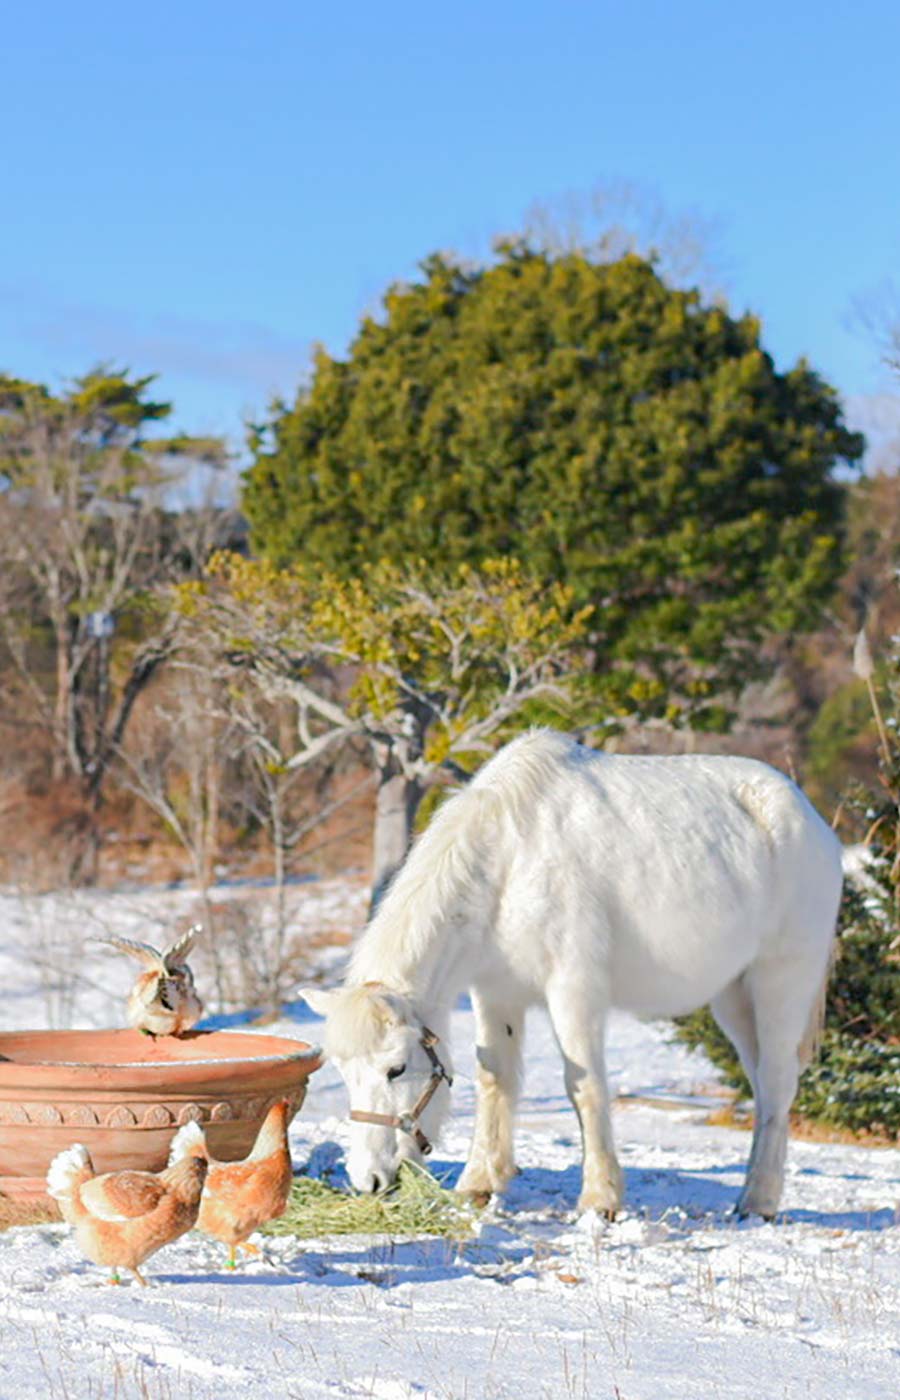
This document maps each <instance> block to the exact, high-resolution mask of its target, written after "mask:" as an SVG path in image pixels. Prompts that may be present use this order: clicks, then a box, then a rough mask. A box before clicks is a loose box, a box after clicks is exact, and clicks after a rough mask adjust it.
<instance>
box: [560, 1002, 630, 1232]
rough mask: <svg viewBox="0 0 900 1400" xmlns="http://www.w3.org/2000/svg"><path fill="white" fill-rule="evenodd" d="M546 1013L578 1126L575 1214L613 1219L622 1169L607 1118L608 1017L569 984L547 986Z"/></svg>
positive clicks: (619, 1196) (620, 1192)
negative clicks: (579, 1149)
mask: <svg viewBox="0 0 900 1400" xmlns="http://www.w3.org/2000/svg"><path fill="white" fill-rule="evenodd" d="M547 1009H548V1011H549V1012H550V1020H551V1021H552V1023H553V1030H554V1033H555V1035H556V1039H557V1042H558V1044H559V1048H560V1050H561V1051H562V1055H563V1062H564V1065H565V1082H566V1093H567V1094H568V1096H569V1098H570V1099H571V1101H572V1106H573V1108H574V1109H575V1112H576V1113H577V1115H578V1122H579V1124H580V1126H581V1144H582V1150H583V1154H584V1157H583V1161H584V1168H583V1172H582V1181H581V1195H580V1196H579V1198H578V1209H579V1210H581V1211H584V1210H596V1211H599V1212H600V1213H601V1214H602V1215H607V1216H609V1217H610V1218H612V1217H613V1216H614V1215H615V1213H616V1211H617V1210H619V1208H620V1207H621V1205H622V1169H621V1167H620V1166H619V1161H618V1158H617V1157H616V1148H615V1143H614V1141H613V1133H612V1123H611V1121H610V1115H609V1089H608V1087H607V1083H606V1061H605V1055H604V1038H605V1031H606V1024H605V1023H606V1016H605V1013H604V1012H603V1010H602V1007H601V1009H600V1010H598V1006H597V1002H596V1001H595V1000H594V998H592V997H591V996H590V994H588V995H585V989H584V988H583V987H582V986H579V985H577V984H572V983H571V982H566V983H565V984H564V985H563V984H560V983H554V984H552V985H551V986H550V987H548V989H547Z"/></svg>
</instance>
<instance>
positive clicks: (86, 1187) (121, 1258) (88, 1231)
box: [47, 1142, 206, 1285]
mask: <svg viewBox="0 0 900 1400" xmlns="http://www.w3.org/2000/svg"><path fill="white" fill-rule="evenodd" d="M205 1179H206V1162H205V1161H204V1160H203V1159H202V1158H199V1157H195V1158H186V1159H185V1160H184V1161H181V1162H179V1163H178V1164H177V1165H176V1166H174V1167H167V1168H166V1169H165V1171H161V1172H141V1171H122V1172H104V1173H103V1174H102V1175H101V1176H96V1175H95V1174H94V1167H93V1163H92V1162H91V1156H90V1153H89V1152H88V1150H87V1148H86V1147H84V1146H83V1145H82V1144H81V1143H80V1142H76V1143H73V1145H72V1146H71V1147H67V1148H66V1149H65V1151H64V1152H60V1153H59V1154H58V1155H57V1156H56V1157H54V1158H53V1161H52V1162H51V1163H50V1169H49V1171H48V1172H47V1190H48V1191H49V1193H50V1195H51V1196H52V1197H53V1198H54V1200H56V1201H58V1202H59V1208H60V1211H61V1213H62V1216H63V1219H64V1220H66V1221H68V1223H69V1224H70V1225H72V1226H74V1228H75V1238H76V1240H77V1241H78V1244H79V1246H80V1248H81V1251H82V1253H83V1254H84V1255H86V1256H87V1258H88V1259H90V1260H91V1261H92V1262H93V1263H94V1264H101V1265H105V1266H106V1267H107V1268H110V1269H112V1277H111V1279H110V1282H111V1283H118V1282H119V1273H118V1271H119V1269H120V1268H121V1269H128V1270H129V1271H130V1272H131V1273H133V1274H134V1276H135V1278H136V1279H137V1281H138V1283H141V1284H145V1285H146V1282H147V1280H146V1279H145V1278H144V1277H143V1276H142V1274H141V1272H140V1265H141V1264H143V1262H144V1260H145V1259H149V1257H150V1255H151V1254H155V1253H156V1251H157V1250H158V1249H162V1247H163V1245H164V1244H171V1242H172V1240H177V1239H178V1238H179V1236H181V1235H184V1234H186V1233H187V1231H188V1230H190V1229H191V1228H192V1227H193V1225H194V1223H195V1222H196V1219H197V1213H198V1211H199V1209H200V1198H201V1195H202V1192H203V1182H204V1180H205Z"/></svg>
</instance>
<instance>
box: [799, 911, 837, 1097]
mask: <svg viewBox="0 0 900 1400" xmlns="http://www.w3.org/2000/svg"><path fill="white" fill-rule="evenodd" d="M838 951H839V950H838V941H837V939H836V938H833V939H832V940H831V948H830V950H829V953H828V961H827V963H826V964H825V971H824V972H823V974H822V981H821V983H820V985H819V990H818V992H817V993H816V998H815V1001H814V1002H813V1004H812V1007H811V1009H810V1013H809V1020H808V1021H807V1023H806V1030H805V1031H804V1032H803V1039H802V1040H801V1041H800V1048H799V1050H798V1051H797V1057H798V1059H799V1061H800V1068H801V1070H804V1069H806V1067H807V1065H811V1064H812V1062H813V1060H815V1059H818V1055H819V1051H820V1049H821V1048H822V1035H823V1033H824V1031H825V1007H826V1004H827V1001H828V979H829V978H830V977H831V971H832V968H833V967H834V964H835V963H836V961H837V957H838Z"/></svg>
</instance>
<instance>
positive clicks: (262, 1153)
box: [169, 1099, 291, 1269]
mask: <svg viewBox="0 0 900 1400" xmlns="http://www.w3.org/2000/svg"><path fill="white" fill-rule="evenodd" d="M289 1113H290V1104H289V1103H288V1101H287V1099H280V1100H279V1101H278V1102H277V1103H274V1104H273V1105H272V1107H271V1108H270V1109H269V1112H268V1113H267V1114H266V1118H265V1121H264V1122H263V1125H262V1127H261V1128H260V1130H259V1132H258V1134H257V1137H256V1142H255V1143H254V1144H253V1150H252V1151H251V1153H250V1155H249V1156H248V1157H245V1158H244V1159H243V1160H242V1161H239V1162H219V1161H216V1159H215V1158H214V1157H211V1156H210V1154H209V1148H208V1147H207V1144H206V1138H205V1137H204V1134H203V1129H202V1128H201V1127H200V1126H199V1125H198V1124H197V1123H186V1124H185V1125H184V1127H183V1128H179V1130H178V1132H177V1133H176V1134H175V1136H174V1138H173V1139H172V1146H171V1149H170V1152H169V1165H170V1167H171V1166H172V1165H173V1164H176V1163H179V1162H182V1161H185V1160H189V1159H190V1158H199V1159H202V1160H204V1161H207V1162H208V1163H209V1171H208V1173H207V1176H206V1185H205V1187H204V1189H203V1200H202V1202H201V1204H200V1214H199V1216H198V1219H197V1228H198V1229H199V1230H202V1231H203V1232H204V1234H207V1235H212V1236H213V1237H214V1238H215V1239H217V1240H222V1242H223V1243H224V1244H227V1245H228V1268H229V1269H233V1268H234V1267H235V1249H236V1248H237V1247H238V1246H240V1247H241V1248H242V1249H245V1250H247V1251H248V1253H251V1254H258V1253H259V1250H258V1249H257V1248H256V1247H255V1246H254V1245H250V1244H247V1243H246V1240H247V1236H248V1235H252V1234H253V1231H254V1230H258V1229H259V1227H260V1225H265V1224H266V1222H267V1221H269V1220H275V1219H277V1217H278V1216H279V1215H283V1214H284V1210H285V1207H286V1205H287V1199H288V1193H289V1191H290V1189H291V1154H290V1150H289V1148H288V1136H287V1129H288V1115H289Z"/></svg>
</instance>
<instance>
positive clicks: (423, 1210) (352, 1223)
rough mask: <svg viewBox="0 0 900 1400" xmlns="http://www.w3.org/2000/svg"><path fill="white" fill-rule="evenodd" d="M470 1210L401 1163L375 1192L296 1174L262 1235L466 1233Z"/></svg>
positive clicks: (423, 1174)
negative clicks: (392, 1180)
mask: <svg viewBox="0 0 900 1400" xmlns="http://www.w3.org/2000/svg"><path fill="white" fill-rule="evenodd" d="M472 1220H473V1215H472V1211H471V1209H470V1208H469V1207H468V1206H467V1205H466V1204H465V1203H464V1202H463V1201H462V1200H461V1198H460V1197H459V1196H458V1195H456V1193H455V1192H453V1191H447V1190H446V1189H445V1188H444V1187H443V1186H441V1184H440V1182H438V1181H435V1179H434V1177H433V1176H432V1175H431V1174H430V1172H427V1171H424V1170H423V1169H422V1168H421V1167H414V1166H412V1165H411V1164H409V1163H405V1164H404V1165H403V1166H402V1167H401V1168H400V1175H399V1178H398V1182H397V1185H396V1186H395V1187H393V1188H392V1189H391V1190H390V1191H387V1192H383V1193H380V1194H379V1195H377V1196H363V1195H356V1194H352V1193H350V1192H347V1191H337V1190H335V1188H334V1187H333V1186H329V1185H327V1184H326V1183H325V1182H324V1181H315V1180H313V1179H312V1178H310V1177H305V1176H301V1177H297V1178H296V1179H295V1181H294V1184H293V1186H292V1187H291V1196H290V1200H289V1201H288V1207H287V1210H286V1211H285V1213H284V1215H283V1216H281V1218H280V1219H279V1220H273V1221H272V1223H271V1224H270V1225H267V1226H266V1234H270V1235H295V1236H297V1237H298V1238H300V1239H321V1238H323V1237H325V1236H327V1235H392V1236H401V1235H406V1236H410V1235H443V1236H447V1237H449V1238H451V1239H461V1238H463V1237H464V1236H466V1235H469V1234H471V1231H472Z"/></svg>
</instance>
